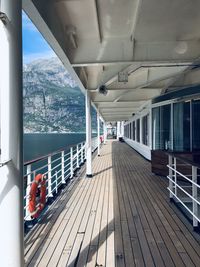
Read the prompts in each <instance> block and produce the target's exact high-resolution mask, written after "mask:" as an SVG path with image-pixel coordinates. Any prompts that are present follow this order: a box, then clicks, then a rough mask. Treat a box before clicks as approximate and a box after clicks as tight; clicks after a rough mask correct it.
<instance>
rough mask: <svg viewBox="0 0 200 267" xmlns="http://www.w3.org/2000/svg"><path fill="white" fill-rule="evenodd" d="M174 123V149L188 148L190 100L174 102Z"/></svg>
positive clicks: (185, 149)
mask: <svg viewBox="0 0 200 267" xmlns="http://www.w3.org/2000/svg"><path fill="white" fill-rule="evenodd" d="M173 123H174V131H173V137H174V140H173V142H174V147H173V148H174V150H175V151H189V150H190V102H181V103H176V104H174V112H173Z"/></svg>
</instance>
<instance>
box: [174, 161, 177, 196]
mask: <svg viewBox="0 0 200 267" xmlns="http://www.w3.org/2000/svg"><path fill="white" fill-rule="evenodd" d="M176 168H177V165H176V158H174V169H175V170H176ZM174 182H175V184H174V193H175V195H176V196H177V173H176V171H175V172H174Z"/></svg>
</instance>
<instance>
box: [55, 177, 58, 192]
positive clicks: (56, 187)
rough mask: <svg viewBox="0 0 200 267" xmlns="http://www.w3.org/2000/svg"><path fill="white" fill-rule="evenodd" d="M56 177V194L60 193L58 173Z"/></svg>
mask: <svg viewBox="0 0 200 267" xmlns="http://www.w3.org/2000/svg"><path fill="white" fill-rule="evenodd" d="M55 177H56V182H55V184H56V194H57V193H58V173H57V172H56V174H55Z"/></svg>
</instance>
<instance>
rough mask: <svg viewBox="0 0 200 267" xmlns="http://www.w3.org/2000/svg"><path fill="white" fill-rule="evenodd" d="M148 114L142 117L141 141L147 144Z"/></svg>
mask: <svg viewBox="0 0 200 267" xmlns="http://www.w3.org/2000/svg"><path fill="white" fill-rule="evenodd" d="M148 122H149V116H148V115H146V116H144V117H143V118H142V143H143V144H144V145H148V139H149V129H148V125H149V124H148Z"/></svg>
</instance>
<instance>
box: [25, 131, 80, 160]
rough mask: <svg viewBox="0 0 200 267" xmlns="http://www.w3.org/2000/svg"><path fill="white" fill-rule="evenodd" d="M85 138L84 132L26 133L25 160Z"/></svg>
mask: <svg viewBox="0 0 200 267" xmlns="http://www.w3.org/2000/svg"><path fill="white" fill-rule="evenodd" d="M84 140H85V134H84V133H67V134H25V135H24V162H26V161H29V160H32V159H35V158H38V157H41V156H44V155H46V154H49V153H51V152H54V151H56V150H59V149H61V148H63V147H66V146H69V145H72V144H76V143H80V142H81V141H84Z"/></svg>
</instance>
